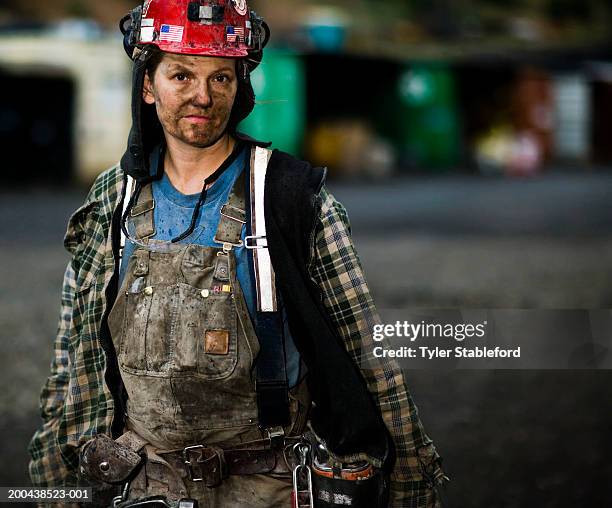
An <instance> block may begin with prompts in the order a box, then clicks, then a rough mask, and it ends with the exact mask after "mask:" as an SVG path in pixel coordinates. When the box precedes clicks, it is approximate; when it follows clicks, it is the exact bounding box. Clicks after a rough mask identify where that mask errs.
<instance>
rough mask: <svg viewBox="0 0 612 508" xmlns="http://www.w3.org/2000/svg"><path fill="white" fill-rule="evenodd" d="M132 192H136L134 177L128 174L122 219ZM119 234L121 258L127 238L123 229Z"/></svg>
mask: <svg viewBox="0 0 612 508" xmlns="http://www.w3.org/2000/svg"><path fill="white" fill-rule="evenodd" d="M132 192H134V179H133V178H132V177H131V176H130V175H127V180H126V183H125V194H124V195H123V206H122V208H121V220H123V216H124V215H125V211H126V210H127V207H128V204H129V202H130V198H131V197H132ZM119 234H120V235H121V240H120V243H119V259H121V258H122V257H123V248H124V247H125V241H126V238H125V234H124V233H123V229H121V228H120V229H119Z"/></svg>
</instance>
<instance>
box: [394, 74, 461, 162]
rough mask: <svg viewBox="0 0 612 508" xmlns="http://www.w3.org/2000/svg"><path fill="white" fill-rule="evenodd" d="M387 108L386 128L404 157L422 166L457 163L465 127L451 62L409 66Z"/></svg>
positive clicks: (405, 159) (400, 77)
mask: <svg viewBox="0 0 612 508" xmlns="http://www.w3.org/2000/svg"><path fill="white" fill-rule="evenodd" d="M383 109H384V110H386V114H385V115H384V117H385V119H386V126H385V127H386V129H383V130H387V132H388V135H389V136H390V138H391V139H392V140H393V142H394V144H395V145H396V148H397V150H398V152H399V154H400V156H401V158H402V160H404V161H408V162H409V163H410V165H411V166H415V167H416V168H418V169H428V170H445V169H451V168H453V167H456V166H457V164H458V163H459V161H460V143H461V138H460V136H461V130H460V120H459V113H458V107H457V97H456V93H455V80H454V77H453V74H452V72H451V70H450V69H449V68H448V66H446V65H443V64H423V63H419V64H413V65H409V66H408V65H407V66H405V67H404V68H402V69H401V71H400V73H399V76H398V80H397V82H396V85H395V89H394V90H393V91H392V93H390V94H388V96H387V98H386V105H385V106H384V107H383Z"/></svg>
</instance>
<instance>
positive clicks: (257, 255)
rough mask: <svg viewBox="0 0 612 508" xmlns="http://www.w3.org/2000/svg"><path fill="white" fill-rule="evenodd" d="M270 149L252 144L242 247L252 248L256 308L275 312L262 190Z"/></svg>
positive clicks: (274, 293) (274, 296) (274, 290)
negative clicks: (248, 227)
mask: <svg viewBox="0 0 612 508" xmlns="http://www.w3.org/2000/svg"><path fill="white" fill-rule="evenodd" d="M271 155H272V152H271V151H270V150H267V149H265V148H261V147H258V146H257V147H255V148H254V149H253V151H252V153H251V234H252V236H249V237H247V238H246V242H245V247H246V248H247V249H252V250H253V261H254V263H253V264H254V268H255V286H256V290H257V310H258V311H260V312H276V310H277V304H276V284H275V280H274V269H273V268H272V262H271V260H270V251H269V250H268V239H267V237H266V221H265V217H264V191H265V185H266V172H267V171H268V162H269V161H270V157H271Z"/></svg>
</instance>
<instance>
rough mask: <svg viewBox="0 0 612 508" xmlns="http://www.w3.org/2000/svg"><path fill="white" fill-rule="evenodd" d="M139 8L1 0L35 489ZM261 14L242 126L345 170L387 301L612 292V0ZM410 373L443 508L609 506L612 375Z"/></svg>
mask: <svg viewBox="0 0 612 508" xmlns="http://www.w3.org/2000/svg"><path fill="white" fill-rule="evenodd" d="M133 6H134V5H133V3H132V2H129V1H123V0H106V1H105V2H93V1H85V0H46V1H42V0H38V1H35V0H31V1H29V2H23V1H17V0H4V1H3V2H1V3H0V83H1V90H2V93H0V146H1V148H2V154H3V157H4V163H3V165H2V175H3V178H2V186H1V188H0V216H1V217H2V218H1V220H0V247H1V249H0V266H1V267H2V268H1V274H2V277H0V387H1V390H0V415H1V418H0V485H6V486H9V485H12V486H18V485H21V486H22V485H26V484H27V475H26V464H27V456H26V453H25V447H26V445H27V442H28V440H29V438H30V436H31V435H32V433H33V431H34V429H35V428H36V426H37V425H38V424H39V419H38V412H37V411H38V410H37V397H38V392H39V389H40V387H41V385H42V383H43V382H44V378H45V376H46V374H47V372H48V365H49V361H50V358H51V344H52V340H53V336H54V331H55V323H56V319H57V310H58V308H59V297H60V284H61V276H62V273H63V267H64V266H65V263H66V261H67V259H68V257H67V254H66V253H65V252H64V251H63V249H62V235H63V231H64V228H65V223H66V220H67V218H68V216H69V214H70V213H71V211H72V210H74V209H75V208H76V207H77V206H79V204H80V203H81V202H82V200H83V198H84V196H85V193H86V190H87V186H88V185H89V184H90V183H91V182H92V181H93V179H94V178H95V176H96V175H97V174H99V173H100V172H101V171H102V170H103V169H105V168H107V167H110V166H111V165H113V164H115V163H116V162H117V161H118V160H119V158H120V157H121V155H122V153H123V151H124V147H125V144H126V139H127V131H128V129H129V125H130V111H129V83H130V65H129V64H130V62H129V60H128V58H127V57H126V55H125V54H124V52H123V48H122V45H121V37H120V35H119V32H118V29H117V24H118V20H119V19H120V18H121V17H122V16H123V15H124V14H126V13H127V11H128V10H129V9H130V8H132V7H133ZM253 7H254V8H255V9H256V10H257V11H258V13H259V14H261V15H263V16H264V17H265V18H266V19H267V21H268V22H269V24H270V26H271V28H272V34H273V35H272V39H271V44H270V47H269V50H266V55H265V59H264V62H263V64H262V65H261V66H260V68H259V69H258V71H257V72H256V74H255V75H254V76H253V82H254V86H255V89H256V92H257V95H258V105H257V106H256V109H255V111H254V112H253V114H252V115H251V116H250V117H249V118H248V119H247V120H246V121H245V122H244V123H243V125H242V130H244V131H245V132H247V133H248V134H251V135H253V136H255V137H259V138H262V139H266V140H271V141H273V142H274V146H275V147H278V148H281V149H283V150H286V151H289V152H292V153H294V154H296V155H299V156H301V157H304V158H306V159H308V160H310V161H312V162H314V163H316V164H322V165H326V166H328V167H329V170H330V181H329V186H330V188H331V190H332V192H333V193H334V194H335V195H336V197H337V198H338V199H339V200H340V201H342V202H343V203H344V204H345V206H346V207H347V209H348V211H349V215H350V217H351V222H352V225H353V235H354V240H355V243H356V245H357V248H358V250H359V253H360V257H361V260H362V262H363V265H364V267H365V271H366V275H367V277H368V281H369V283H370V286H371V289H372V292H373V294H374V297H375V300H376V302H377V304H378V306H379V307H380V308H381V309H383V310H384V309H415V308H448V309H454V308H464V309H465V308H489V309H492V308H499V309H502V308H531V309H597V308H610V307H612V229H611V227H610V226H611V225H612V44H611V43H612V4H610V2H608V1H606V0H480V1H477V0H453V1H451V0H429V1H424V0H377V1H375V2H374V1H369V2H368V1H364V0H362V1H355V0H353V1H350V2H349V1H348V0H337V1H334V2H314V1H308V0H282V1H281V0H267V1H258V2H253ZM585 319H587V321H588V317H586V313H585ZM586 329H588V322H587V324H586ZM580 333H581V332H579V333H577V336H576V341H577V343H580V342H582V341H583V340H584V339H585V338H584V337H582V336H580ZM406 377H407V381H408V384H409V386H410V389H411V391H412V394H413V397H414V399H415V400H416V402H417V404H418V406H419V407H420V410H421V416H422V419H423V421H424V423H425V425H426V428H427V429H428V432H429V433H430V435H431V436H432V438H433V439H434V440H435V441H436V443H437V445H438V448H439V451H440V453H441V454H442V455H443V456H444V458H445V465H446V470H447V473H448V475H449V476H450V477H451V478H452V479H453V482H452V484H451V485H450V487H449V489H448V492H447V498H448V506H453V507H484V506H494V507H524V506H539V507H565V506H568V507H569V506H572V507H603V506H612V494H611V493H610V489H609V487H608V483H609V479H610V478H612V466H611V464H610V461H609V460H607V455H608V453H609V452H610V450H612V437H611V436H612V432H611V431H612V412H611V407H612V405H611V403H612V382H611V381H612V374H611V373H610V372H609V371H489V372H487V371H416V372H406Z"/></svg>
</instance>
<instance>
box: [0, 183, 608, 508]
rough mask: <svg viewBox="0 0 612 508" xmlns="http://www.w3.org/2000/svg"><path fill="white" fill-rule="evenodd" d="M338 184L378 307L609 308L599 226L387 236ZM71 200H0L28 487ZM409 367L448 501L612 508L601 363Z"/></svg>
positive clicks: (0, 477) (0, 309) (5, 475)
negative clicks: (29, 449) (583, 231)
mask: <svg viewBox="0 0 612 508" xmlns="http://www.w3.org/2000/svg"><path fill="white" fill-rule="evenodd" d="M432 185H433V184H432ZM595 187H597V185H595ZM334 190H335V192H336V191H337V192H336V194H337V195H338V196H341V195H342V196H341V199H342V200H343V201H344V202H345V204H346V205H347V208H348V209H349V211H351V210H355V211H356V213H354V214H353V213H351V215H352V217H353V227H354V236H355V242H356V244H357V246H358V249H359V252H360V256H361V259H362V261H363V264H364V267H365V270H366V274H367V277H368V280H369V283H370V286H371V288H372V291H373V293H374V296H375V299H376V301H377V303H378V305H379V306H380V307H387V308H414V307H439V308H440V307H474V308H600V307H612V267H611V265H612V263H610V259H612V256H611V255H612V236H608V234H607V233H609V232H606V231H603V230H602V231H600V232H599V234H593V232H592V231H591V234H589V235H586V236H585V235H580V234H576V235H567V234H564V235H556V236H551V235H536V234H534V232H533V231H531V232H529V234H525V235H521V234H518V233H517V232H516V231H515V232H514V234H512V235H509V236H508V235H506V236H501V235H500V234H495V233H494V232H492V231H491V230H487V231H486V232H484V233H483V232H482V231H481V232H480V233H479V232H478V231H473V230H471V231H469V232H468V231H467V228H466V231H464V234H463V235H461V236H459V235H457V234H454V233H452V232H449V231H444V230H443V229H439V230H436V228H435V227H432V230H431V231H428V232H423V231H421V230H419V229H418V228H417V229H415V228H410V227H403V228H397V230H396V233H395V234H394V235H393V236H391V235H390V234H389V233H390V231H389V230H388V229H386V228H385V226H384V224H382V225H381V224H378V225H377V224H375V223H366V221H360V220H359V217H360V214H361V211H360V209H359V199H360V197H359V196H360V194H359V193H360V192H361V191H360V190H359V189H357V190H355V189H354V188H353V187H350V188H349V187H343V186H338V187H337V188H336V189H334ZM422 190H423V189H422V186H421V188H420V189H419V192H422ZM407 192H409V191H407ZM81 197H82V193H81V192H78V191H76V192H75V191H61V192H60V191H53V192H49V191H36V192H33V193H30V194H27V195H24V194H7V193H5V194H3V195H0V214H2V217H3V219H2V222H1V223H0V266H2V277H1V278H0V386H1V387H2V390H0V411H1V414H2V418H1V419H0V436H1V437H0V454H1V457H0V459H1V461H0V485H6V486H8V485H12V486H18V485H26V484H27V476H26V465H27V457H26V453H25V447H26V445H27V442H28V440H29V438H30V436H31V434H32V432H33V431H34V429H35V428H36V426H37V425H38V416H37V397H38V392H39V389H40V387H41V385H42V383H43V381H44V377H45V375H46V373H47V371H48V365H49V361H50V358H51V342H52V340H53V335H54V331H55V325H56V319H57V315H56V314H57V309H58V306H59V287H60V282H61V275H62V273H63V268H64V266H65V263H66V261H67V259H68V258H67V255H66V254H65V253H64V252H63V250H62V247H61V236H62V234H63V228H64V224H65V220H66V218H67V216H68V214H69V211H70V210H71V209H74V208H75V207H76V206H78V204H79V201H80V199H81ZM24 198H27V202H28V203H30V204H31V206H30V208H29V209H28V210H25V208H24V207H23V206H22V203H24V201H26V199H24ZM352 199H355V202H352V201H351V200H352ZM593 210H594V209H593ZM591 223H592V224H604V223H605V221H601V220H599V219H597V218H593V219H592V220H591ZM33 231H34V232H36V236H32V232H33ZM406 375H407V379H408V383H409V386H410V388H411V391H412V394H413V396H414V398H415V400H416V402H417V404H418V405H419V407H420V411H421V415H422V418H423V420H424V422H425V424H426V428H427V429H428V432H429V434H430V435H431V436H432V437H433V438H434V440H435V441H436V443H437V445H438V448H439V450H440V452H441V453H442V455H443V456H444V457H445V464H446V469H447V472H448V474H449V476H451V477H452V479H453V482H452V485H451V486H450V487H449V489H448V492H447V497H448V501H449V506H455V507H483V506H494V507H517V508H518V507H524V506H539V507H564V506H568V507H569V506H572V507H576V506H578V507H591V506H610V505H612V495H611V494H610V493H609V488H608V487H607V482H608V481H609V479H610V478H612V466H611V465H610V461H608V460H606V459H607V457H606V454H607V452H608V451H609V450H612V437H611V436H612V432H611V431H612V418H611V414H610V409H609V408H610V407H611V405H610V403H611V402H612V372H611V371H591V372H588V371H451V372H444V371H418V372H417V371H414V372H407V373H406Z"/></svg>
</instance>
